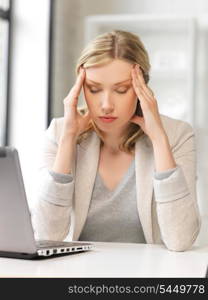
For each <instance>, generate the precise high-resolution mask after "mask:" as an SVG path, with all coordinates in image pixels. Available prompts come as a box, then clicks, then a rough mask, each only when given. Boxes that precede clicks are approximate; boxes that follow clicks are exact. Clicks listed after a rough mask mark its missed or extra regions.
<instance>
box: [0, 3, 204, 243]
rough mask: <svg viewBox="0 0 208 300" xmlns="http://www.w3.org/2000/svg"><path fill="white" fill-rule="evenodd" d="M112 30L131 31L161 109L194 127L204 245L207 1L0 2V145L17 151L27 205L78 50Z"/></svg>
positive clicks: (69, 84) (71, 81) (70, 81)
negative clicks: (139, 42)
mask: <svg viewBox="0 0 208 300" xmlns="http://www.w3.org/2000/svg"><path fill="white" fill-rule="evenodd" d="M113 29H122V30H127V31H131V32H133V33H135V34H137V35H139V36H140V38H141V40H142V41H143V43H144V45H145V47H146V49H147V51H148V53H149V56H150V63H151V72H150V82H149V86H150V87H151V88H152V89H153V91H154V93H155V96H156V98H157V101H158V103H159V109H160V112H161V113H162V114H165V115H167V116H170V117H173V118H176V119H182V120H185V121H187V122H189V123H190V124H191V125H192V126H193V127H194V130H195V133H196V140H197V176H198V180H197V188H198V190H197V194H198V202H199V206H200V212H201V216H202V229H201V232H200V235H199V237H198V239H197V241H196V244H200V245H203V244H207V243H208V160H207V153H208V125H207V120H208V100H207V99H208V80H207V78H208V56H207V51H208V1H206V0H198V1H195V0H175V1H171V0H154V1H151V0H128V1H127V0H105V1H102V0H100V1H99V0H36V1H35V0H0V146H7V145H11V146H14V147H16V148H17V149H18V151H19V156H20V162H21V166H22V171H23V178H24V182H25V187H26V193H27V196H28V200H29V205H31V206H32V205H33V204H34V201H35V197H34V195H35V189H36V185H35V183H36V178H37V176H38V174H37V167H38V158H39V154H40V153H39V145H40V143H41V139H42V138H43V132H44V131H45V129H46V128H47V127H48V125H49V123H50V121H51V119H52V118H54V117H62V116H63V111H64V110H63V99H64V98H65V97H66V95H67V94H68V92H69V90H70V89H71V87H72V86H73V84H74V81H75V78H76V75H75V65H76V61H77V59H78V57H79V55H80V53H81V51H82V49H83V47H84V46H85V45H86V43H87V42H88V41H90V40H91V39H92V38H94V37H95V36H96V35H98V34H100V33H103V32H106V31H110V30H113ZM83 103H84V98H83V94H81V96H80V99H79V104H83Z"/></svg>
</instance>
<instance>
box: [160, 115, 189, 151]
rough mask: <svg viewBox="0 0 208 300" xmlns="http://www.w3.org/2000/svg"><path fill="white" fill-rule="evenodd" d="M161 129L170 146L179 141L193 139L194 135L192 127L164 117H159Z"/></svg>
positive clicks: (186, 123)
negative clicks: (163, 130) (162, 128)
mask: <svg viewBox="0 0 208 300" xmlns="http://www.w3.org/2000/svg"><path fill="white" fill-rule="evenodd" d="M160 118H161V121H162V124H163V127H164V129H165V132H166V134H167V136H168V138H169V142H170V144H171V145H172V146H175V145H176V144H178V143H179V142H180V141H181V140H184V139H187V138H189V137H193V136H194V135H195V132H194V129H193V127H192V126H191V125H190V124H189V123H188V122H185V121H182V120H178V119H174V118H171V117H168V116H165V115H160Z"/></svg>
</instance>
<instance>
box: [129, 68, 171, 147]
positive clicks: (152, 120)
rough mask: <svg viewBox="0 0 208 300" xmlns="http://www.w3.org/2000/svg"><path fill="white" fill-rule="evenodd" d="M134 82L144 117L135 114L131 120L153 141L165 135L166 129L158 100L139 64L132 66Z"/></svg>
mask: <svg viewBox="0 0 208 300" xmlns="http://www.w3.org/2000/svg"><path fill="white" fill-rule="evenodd" d="M131 74H132V82H133V87H134V90H135V93H136V95H137V97H138V98H139V100H140V105H141V109H142V112H143V117H139V116H137V115H134V116H133V117H132V118H131V119H130V121H131V122H133V123H135V124H138V125H139V126H140V127H141V128H142V130H143V131H144V132H145V133H146V134H147V135H148V136H149V138H150V139H151V141H152V142H154V141H156V140H158V139H160V137H161V136H165V135H166V133H165V130H164V128H163V125H162V121H161V119H160V115H159V111H158V105H157V100H156V99H155V98H154V94H153V92H152V91H151V89H150V88H149V87H148V86H147V85H146V83H145V81H144V77H143V74H142V71H141V69H140V67H139V65H136V66H134V67H133V68H132V72H131Z"/></svg>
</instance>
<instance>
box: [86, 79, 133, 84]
mask: <svg viewBox="0 0 208 300" xmlns="http://www.w3.org/2000/svg"><path fill="white" fill-rule="evenodd" d="M129 80H131V78H129V79H126V80H123V81H119V82H117V83H114V85H119V84H121V83H124V82H127V81H129ZM87 81H91V82H92V83H94V84H97V85H102V83H100V82H96V81H93V80H90V79H87V80H86V82H87Z"/></svg>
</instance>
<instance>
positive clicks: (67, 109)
mask: <svg viewBox="0 0 208 300" xmlns="http://www.w3.org/2000/svg"><path fill="white" fill-rule="evenodd" d="M84 79H85V69H84V68H81V71H80V73H79V75H78V76H77V79H76V82H75V84H74V86H73V87H72V88H71V90H70V92H69V94H68V95H67V96H66V98H65V99H64V100H63V103H64V126H63V132H62V136H73V137H78V136H79V134H80V133H82V132H83V131H84V130H85V128H86V126H87V125H88V123H89V120H90V113H89V111H88V112H87V113H86V114H85V115H81V114H80V113H79V112H78V110H77V104H78V99H79V94H80V92H81V89H82V85H83V82H84Z"/></svg>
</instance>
